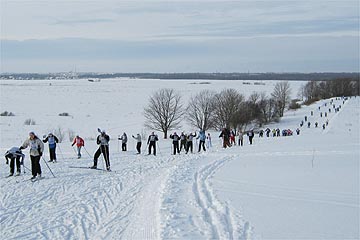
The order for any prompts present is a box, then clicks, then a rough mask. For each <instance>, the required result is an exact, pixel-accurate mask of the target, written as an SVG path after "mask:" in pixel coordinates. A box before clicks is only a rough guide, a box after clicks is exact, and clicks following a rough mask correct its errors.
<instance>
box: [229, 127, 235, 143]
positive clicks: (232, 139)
mask: <svg viewBox="0 0 360 240" xmlns="http://www.w3.org/2000/svg"><path fill="white" fill-rule="evenodd" d="M231 145H236V143H235V133H234V130H232V129H231V131H230V146H231Z"/></svg>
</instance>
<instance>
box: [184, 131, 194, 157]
mask: <svg viewBox="0 0 360 240" xmlns="http://www.w3.org/2000/svg"><path fill="white" fill-rule="evenodd" d="M194 137H196V132H195V134H192V133H190V134H189V135H188V136H187V139H186V154H187V153H188V152H189V150H190V152H191V153H192V152H193V147H194V145H193V139H194Z"/></svg>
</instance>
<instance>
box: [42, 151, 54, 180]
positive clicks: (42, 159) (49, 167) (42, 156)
mask: <svg viewBox="0 0 360 240" xmlns="http://www.w3.org/2000/svg"><path fill="white" fill-rule="evenodd" d="M41 158H42V160H44V162H45V164H46V166H47V167H48V169H49V170H50V172H51V174H52V175H53V177H54V178H55V175H54V173H53V172H52V171H51V168H50V167H49V164H48V163H47V162H46V160H45V158H44V157H43V156H41Z"/></svg>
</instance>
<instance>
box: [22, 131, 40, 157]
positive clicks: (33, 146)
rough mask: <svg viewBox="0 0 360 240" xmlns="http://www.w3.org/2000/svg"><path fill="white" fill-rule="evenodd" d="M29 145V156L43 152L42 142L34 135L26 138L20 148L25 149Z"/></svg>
mask: <svg viewBox="0 0 360 240" xmlns="http://www.w3.org/2000/svg"><path fill="white" fill-rule="evenodd" d="M29 146H30V156H34V157H36V156H39V155H42V153H43V152H44V143H43V142H42V141H41V140H40V139H39V138H38V137H37V136H35V137H34V139H30V138H29V139H27V140H25V142H24V143H23V145H22V146H21V148H20V149H25V148H27V147H29Z"/></svg>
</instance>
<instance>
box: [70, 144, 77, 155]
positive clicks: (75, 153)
mask: <svg viewBox="0 0 360 240" xmlns="http://www.w3.org/2000/svg"><path fill="white" fill-rule="evenodd" d="M71 147H72V149H73V150H74V152H75V154H78V153H77V152H76V150H75V148H74V146H73V145H72V146H71Z"/></svg>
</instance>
